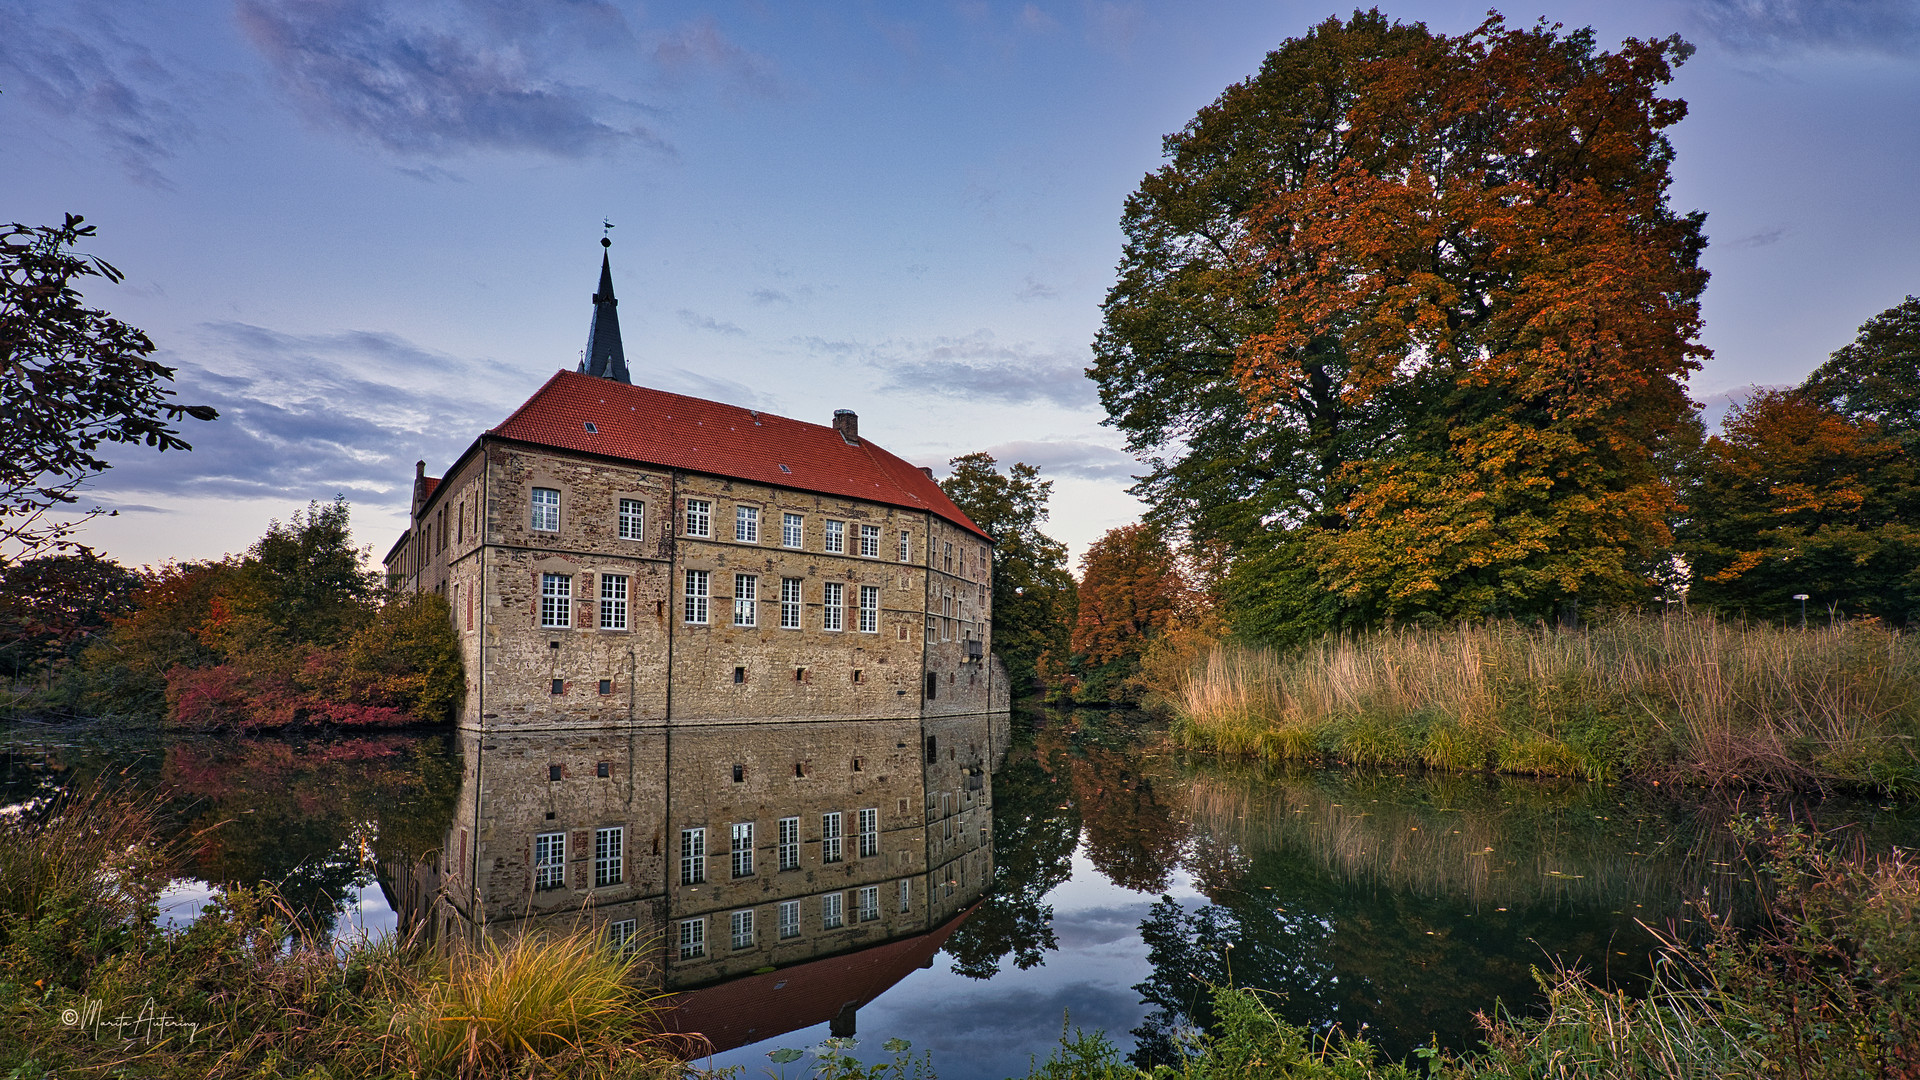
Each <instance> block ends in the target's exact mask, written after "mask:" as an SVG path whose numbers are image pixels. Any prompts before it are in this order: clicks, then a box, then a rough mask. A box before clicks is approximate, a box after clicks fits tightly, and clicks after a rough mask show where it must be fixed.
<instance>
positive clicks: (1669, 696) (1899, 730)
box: [1159, 615, 1920, 795]
mask: <svg viewBox="0 0 1920 1080" xmlns="http://www.w3.org/2000/svg"><path fill="white" fill-rule="evenodd" d="M1163 682H1164V683H1165V685H1162V686H1161V687H1159V696H1160V698H1161V700H1164V701H1166V702H1168V703H1169V704H1170V705H1171V706H1172V707H1173V710H1174V712H1175V714H1176V716H1177V718H1178V721H1179V722H1178V724H1177V725H1176V736H1175V737H1176V738H1177V739H1178V740H1179V741H1180V742H1182V743H1183V744H1184V745H1187V746H1189V747H1193V748H1196V749H1202V750H1207V751H1212V752H1217V753H1222V754H1228V755H1236V756H1247V757H1260V758H1266V759H1269V760H1295V761H1313V760H1328V761H1337V762H1345V763H1351V764H1358V765H1386V766H1395V767H1403V766H1424V767H1427V768H1434V769H1443V770H1474V769H1492V770H1496V771H1500V772H1511V773H1523V774H1533V775H1547V776H1574V777H1583V778H1588V779H1607V778H1619V777H1638V778H1644V779H1648V780H1659V781H1662V782H1680V783H1689V784H1694V783H1697V784H1709V785H1748V784H1754V785H1762V786H1771V787H1781V788H1815V787H1825V786H1839V787H1853V788H1867V789H1873V790H1879V791H1888V792H1895V793H1900V794H1907V795H1911V794H1917V793H1920V750H1917V749H1916V742H1915V736H1916V735H1920V639H1916V638H1914V637H1913V636H1912V635H1901V634H1895V633H1892V632H1890V631H1887V630H1885V629H1882V628H1880V627H1878V626H1876V625H1873V624H1861V623H1842V624H1839V625H1837V626H1834V627H1830V628H1828V627H1822V628H1817V629H1808V630H1799V629H1785V628H1780V627H1772V626H1759V625H1751V624H1741V623H1733V622H1726V621H1722V620H1718V619H1715V618H1714V617H1712V616H1710V615H1671V616H1665V617H1660V616H1652V617H1649V616H1624V617H1620V618H1615V619H1611V620H1608V621H1605V622H1601V623H1597V624H1595V625H1592V626H1589V627H1587V628H1585V629H1582V630H1576V631H1566V630H1555V629H1547V628H1541V627H1529V626H1522V625H1519V624H1515V623H1490V624H1486V625H1481V626H1460V627H1455V628H1450V629H1401V630H1387V631H1380V632H1377V633H1372V634H1367V635H1362V636H1357V637H1343V638H1335V639H1328V640H1326V641H1322V642H1320V643H1318V644H1315V645H1312V646H1308V647H1306V648H1303V649H1296V650H1292V651H1286V652H1282V651H1277V650H1271V649H1263V648H1257V647H1252V648H1249V647H1236V646H1232V645H1220V646H1217V647H1215V648H1214V649H1213V650H1212V651H1211V652H1209V653H1207V654H1206V655H1204V656H1203V657H1202V658H1201V659H1200V660H1199V661H1198V662H1197V663H1195V664H1193V665H1191V666H1190V667H1185V668H1183V669H1181V670H1180V671H1179V672H1177V673H1176V674H1175V675H1174V676H1173V677H1172V678H1171V679H1167V680H1163Z"/></svg>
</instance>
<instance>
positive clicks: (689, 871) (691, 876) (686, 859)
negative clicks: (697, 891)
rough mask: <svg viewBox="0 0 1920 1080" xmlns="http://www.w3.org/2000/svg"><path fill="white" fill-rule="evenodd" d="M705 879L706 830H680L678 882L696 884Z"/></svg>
mask: <svg viewBox="0 0 1920 1080" xmlns="http://www.w3.org/2000/svg"><path fill="white" fill-rule="evenodd" d="M705 880H707V830H705V829H681V830H680V884H682V885H698V884H700V883H701V882H703V881H705Z"/></svg>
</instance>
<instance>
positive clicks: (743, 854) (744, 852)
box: [733, 821, 753, 877]
mask: <svg viewBox="0 0 1920 1080" xmlns="http://www.w3.org/2000/svg"><path fill="white" fill-rule="evenodd" d="M733 876H734V877H752V876H753V822H751V821H739V822H735V823H734V826H733Z"/></svg>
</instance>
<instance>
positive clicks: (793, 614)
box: [780, 577, 801, 630]
mask: <svg viewBox="0 0 1920 1080" xmlns="http://www.w3.org/2000/svg"><path fill="white" fill-rule="evenodd" d="M800 609H801V603H800V579H799V578H797V577H790V578H781V579H780V629H782V630H798V629H800Z"/></svg>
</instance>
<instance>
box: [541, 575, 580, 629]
mask: <svg viewBox="0 0 1920 1080" xmlns="http://www.w3.org/2000/svg"><path fill="white" fill-rule="evenodd" d="M540 625H541V626H551V627H557V628H560V629H565V628H566V627H569V626H572V625H573V575H571V574H541V575H540Z"/></svg>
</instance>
